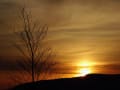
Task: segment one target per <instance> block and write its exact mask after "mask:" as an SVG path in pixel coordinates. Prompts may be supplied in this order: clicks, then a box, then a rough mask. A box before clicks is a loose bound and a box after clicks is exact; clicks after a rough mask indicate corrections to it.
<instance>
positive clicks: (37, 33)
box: [14, 8, 56, 82]
mask: <svg viewBox="0 0 120 90" xmlns="http://www.w3.org/2000/svg"><path fill="white" fill-rule="evenodd" d="M21 16H22V17H21V20H22V24H23V25H22V28H21V29H22V30H21V31H17V32H15V34H16V35H17V37H18V38H19V40H20V42H16V43H15V44H14V47H16V48H17V50H19V52H20V53H21V54H22V57H24V58H23V59H22V60H18V61H17V66H19V68H20V69H21V71H20V72H21V74H22V73H23V75H24V73H27V74H29V75H30V77H31V81H32V82H35V81H37V80H39V77H40V75H41V73H42V72H44V73H46V72H49V71H50V68H51V67H53V66H54V65H55V64H56V62H55V61H54V57H55V55H54V53H53V52H52V49H51V48H49V47H47V46H46V45H45V44H44V43H43V41H44V39H45V37H46V35H47V32H48V27H47V25H44V26H41V25H40V24H39V23H36V22H34V21H33V20H32V16H31V14H30V12H27V10H26V9H25V8H22V10H21ZM14 79H15V78H14ZM16 79H19V78H16Z"/></svg>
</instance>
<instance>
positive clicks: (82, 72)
mask: <svg viewBox="0 0 120 90" xmlns="http://www.w3.org/2000/svg"><path fill="white" fill-rule="evenodd" d="M77 66H78V67H79V68H78V69H77V73H78V74H77V76H80V77H84V76H86V75H88V74H90V73H93V66H94V63H93V62H90V61H87V60H85V61H82V62H80V63H77Z"/></svg>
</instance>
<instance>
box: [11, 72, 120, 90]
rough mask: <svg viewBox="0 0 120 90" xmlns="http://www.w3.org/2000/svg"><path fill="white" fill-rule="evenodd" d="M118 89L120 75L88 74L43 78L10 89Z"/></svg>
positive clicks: (119, 86)
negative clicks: (83, 75) (62, 77)
mask: <svg viewBox="0 0 120 90" xmlns="http://www.w3.org/2000/svg"><path fill="white" fill-rule="evenodd" d="M111 89H112V90H120V75H104V74H90V75H87V76H86V77H75V78H64V79H55V80H43V81H38V82H35V83H27V84H24V85H19V86H16V87H14V88H13V89H12V90H111Z"/></svg>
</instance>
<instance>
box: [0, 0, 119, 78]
mask: <svg viewBox="0 0 120 90" xmlns="http://www.w3.org/2000/svg"><path fill="white" fill-rule="evenodd" d="M27 1H29V2H27ZM24 3H25V5H26V7H28V8H29V9H30V10H31V12H32V15H33V19H35V20H38V21H40V22H41V23H42V24H47V25H48V27H49V32H48V36H47V38H46V43H49V45H50V46H52V47H53V49H54V50H55V51H57V56H58V57H59V58H58V59H57V60H59V61H62V62H63V63H64V65H63V66H62V67H61V71H63V72H60V73H63V74H64V73H68V74H75V75H78V74H79V73H80V72H79V71H80V69H81V68H83V67H82V66H81V62H82V61H87V62H89V65H90V66H89V68H91V73H109V74H113V73H114V74H116V73H120V66H119V65H120V48H119V47H120V12H119V11H120V10H119V8H120V1H119V0H26V1H24V0H0V41H1V43H0V57H1V63H0V70H3V71H4V70H9V69H10V67H11V66H12V65H13V64H14V61H10V60H11V59H14V58H17V56H18V54H17V51H16V50H15V48H14V47H13V46H12V45H11V42H12V40H13V39H14V36H13V35H12V34H13V33H12V26H13V25H15V26H16V27H17V28H18V30H19V22H20V21H19V19H18V15H19V8H20V7H23V6H24ZM16 23H17V24H16ZM9 58H10V60H9ZM8 63H9V64H8ZM92 63H94V64H92ZM10 64H11V65H10ZM13 68H14V67H12V68H11V69H13ZM73 76H74V75H73Z"/></svg>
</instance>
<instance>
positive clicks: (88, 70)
mask: <svg viewBox="0 0 120 90" xmlns="http://www.w3.org/2000/svg"><path fill="white" fill-rule="evenodd" d="M90 73H91V69H90V68H82V69H80V74H79V76H86V75H87V74H90Z"/></svg>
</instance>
